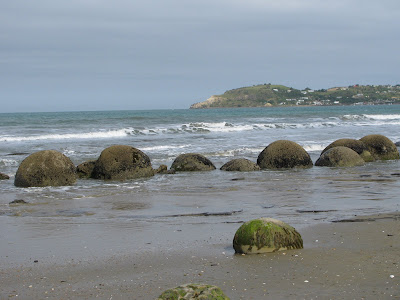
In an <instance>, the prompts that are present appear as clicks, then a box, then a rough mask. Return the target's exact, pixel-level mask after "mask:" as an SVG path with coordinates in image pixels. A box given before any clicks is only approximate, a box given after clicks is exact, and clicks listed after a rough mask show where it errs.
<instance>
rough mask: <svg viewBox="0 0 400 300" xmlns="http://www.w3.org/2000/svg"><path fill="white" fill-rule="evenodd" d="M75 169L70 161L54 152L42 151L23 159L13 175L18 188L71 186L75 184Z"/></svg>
mask: <svg viewBox="0 0 400 300" xmlns="http://www.w3.org/2000/svg"><path fill="white" fill-rule="evenodd" d="M76 178H77V176H76V169H75V165H74V164H73V163H72V161H71V160H70V159H69V158H68V157H66V156H65V155H64V154H62V153H60V152H58V151H55V150H44V151H39V152H36V153H33V154H31V155H29V156H28V157H27V158H25V159H24V160H23V161H22V162H21V164H20V165H19V167H18V170H17V173H16V174H15V180H14V185H15V186H18V187H44V186H64V185H72V184H74V183H75V182H76Z"/></svg>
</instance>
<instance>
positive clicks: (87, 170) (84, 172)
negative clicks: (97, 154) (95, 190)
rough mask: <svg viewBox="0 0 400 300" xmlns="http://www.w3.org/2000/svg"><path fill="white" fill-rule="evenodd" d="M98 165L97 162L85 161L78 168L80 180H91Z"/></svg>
mask: <svg viewBox="0 0 400 300" xmlns="http://www.w3.org/2000/svg"><path fill="white" fill-rule="evenodd" d="M95 164H96V161H95V160H90V161H85V162H83V163H81V164H79V165H78V166H77V167H76V174H77V175H78V177H79V178H90V177H92V172H93V169H94V166H95Z"/></svg>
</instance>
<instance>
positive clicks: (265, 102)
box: [190, 84, 400, 108]
mask: <svg viewBox="0 0 400 300" xmlns="http://www.w3.org/2000/svg"><path fill="white" fill-rule="evenodd" d="M389 103H393V104H395V103H396V104H400V85H396V86H392V85H365V86H362V85H358V84H356V85H351V86H346V87H334V88H329V89H321V90H312V89H310V88H306V89H304V90H298V89H294V88H291V87H287V86H284V85H273V84H260V85H254V86H251V87H242V88H238V89H233V90H229V91H226V92H225V93H224V94H222V95H214V96H211V97H210V98H208V99H207V100H206V101H203V102H198V103H195V104H192V105H191V106H190V108H217V107H263V106H283V105H284V106H295V105H356V104H357V105H361V104H389Z"/></svg>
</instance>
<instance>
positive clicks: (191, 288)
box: [157, 283, 229, 300]
mask: <svg viewBox="0 0 400 300" xmlns="http://www.w3.org/2000/svg"><path fill="white" fill-rule="evenodd" d="M181 299H182V300H184V299H193V300H194V299H199V300H200V299H202V300H229V298H228V297H227V296H226V295H225V294H224V292H223V291H222V290H221V289H220V288H219V287H217V286H215V285H208V284H192V283H189V284H185V285H181V286H178V287H176V288H173V289H169V290H166V291H165V292H164V293H162V294H161V295H160V296H159V297H158V298H157V300H181Z"/></svg>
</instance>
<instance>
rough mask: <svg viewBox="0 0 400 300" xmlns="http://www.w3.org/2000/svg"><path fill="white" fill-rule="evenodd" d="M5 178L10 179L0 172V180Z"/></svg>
mask: <svg viewBox="0 0 400 300" xmlns="http://www.w3.org/2000/svg"><path fill="white" fill-rule="evenodd" d="M7 179H10V176H8V175H7V174H4V173H0V180H7Z"/></svg>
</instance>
